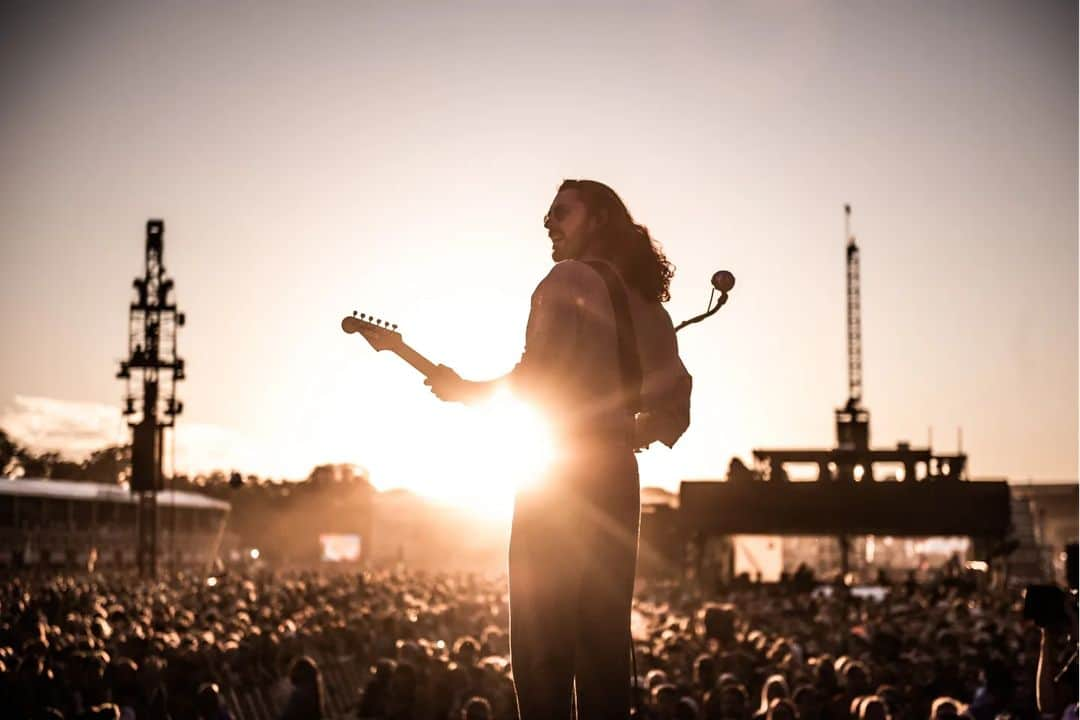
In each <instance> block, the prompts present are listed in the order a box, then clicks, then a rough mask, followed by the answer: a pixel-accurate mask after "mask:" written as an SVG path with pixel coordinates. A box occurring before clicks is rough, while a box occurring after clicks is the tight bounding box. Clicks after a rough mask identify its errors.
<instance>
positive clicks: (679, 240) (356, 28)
mask: <svg viewBox="0 0 1080 720" xmlns="http://www.w3.org/2000/svg"><path fill="white" fill-rule="evenodd" d="M0 97H2V98H3V100H2V102H0V242H2V246H0V261H2V266H3V268H4V281H3V283H2V284H0V307H2V309H3V312H2V315H0V333H2V337H3V351H2V353H0V426H3V427H5V428H6V429H8V430H9V431H11V432H13V433H15V434H16V435H17V436H18V437H20V438H21V439H23V440H25V441H27V442H33V443H36V444H39V445H54V446H61V447H65V448H71V449H78V448H82V449H85V448H87V447H91V446H93V445H94V443H96V442H98V440H99V439H100V440H101V441H102V442H104V441H105V440H106V439H112V438H113V437H115V435H116V433H117V432H119V431H120V430H121V429H122V424H121V422H120V420H119V416H118V415H117V414H116V409H118V408H119V406H120V402H121V396H122V393H123V385H122V383H120V382H119V381H117V380H115V379H114V373H115V371H116V367H117V361H118V360H119V359H120V358H121V357H122V356H123V355H124V354H125V353H126V335H125V333H126V326H127V303H128V301H129V299H130V297H131V280H132V279H133V278H134V277H135V276H136V275H137V274H141V271H142V262H143V243H144V230H143V228H144V224H145V221H146V220H147V219H148V218H151V217H160V218H164V219H165V223H166V235H165V260H166V267H167V268H168V271H169V274H170V275H171V276H172V277H173V278H174V279H175V281H176V288H177V293H176V297H177V298H178V301H179V304H180V306H181V308H182V309H183V310H185V311H186V312H187V315H188V326H187V327H186V328H185V329H184V330H183V332H182V334H181V337H180V347H181V354H182V355H183V356H184V357H185V358H186V360H187V367H188V376H189V380H188V381H187V382H186V383H184V384H183V385H182V386H181V389H182V392H181V397H182V398H183V400H184V402H185V405H186V412H185V414H184V415H183V416H182V423H181V428H180V431H179V433H178V446H179V449H178V463H179V465H180V466H181V469H183V468H185V467H186V468H191V469H196V468H201V467H206V466H208V465H214V464H223V465H229V466H230V467H235V468H237V469H240V470H251V471H256V472H259V473H267V474H272V475H274V476H276V477H280V476H292V477H299V476H302V475H304V474H306V472H307V470H308V469H309V468H310V466H311V465H312V464H314V463H316V462H322V461H353V462H357V463H360V464H363V465H366V466H367V467H369V468H370V470H371V472H372V474H373V479H374V480H375V482H376V484H377V485H379V486H382V487H387V486H394V485H404V486H409V487H413V488H416V489H420V490H425V491H433V490H432V489H433V488H434V487H436V486H445V485H446V484H453V483H455V482H457V481H458V480H460V479H461V478H463V477H465V476H466V475H467V474H468V472H469V467H470V463H471V462H472V461H473V459H474V458H475V457H476V456H478V455H480V454H483V453H484V452H485V447H488V446H490V444H491V442H490V441H491V438H490V437H487V438H485V437H483V435H484V432H485V431H484V430H483V429H482V428H481V427H480V426H478V425H476V424H474V423H475V421H476V418H475V417H469V416H468V415H467V413H466V412H465V411H463V410H461V409H460V408H456V407H452V406H445V405H441V404H439V403H437V401H435V400H434V399H433V398H432V397H431V396H430V395H429V394H428V393H427V391H426V389H425V388H424V387H423V386H422V384H421V380H420V377H419V376H418V375H417V374H416V373H415V372H414V371H413V370H412V369H411V368H409V367H407V366H406V365H404V364H403V363H401V362H397V361H396V360H395V359H394V358H392V357H390V356H389V355H388V354H385V353H384V354H381V355H376V354H375V353H372V352H371V351H370V350H369V349H368V348H367V346H366V344H364V343H362V341H360V340H359V339H358V338H356V337H347V336H345V335H343V334H342V333H341V332H340V329H339V325H338V323H339V320H340V318H341V316H342V315H343V314H346V313H348V312H350V311H352V310H353V309H359V310H361V311H363V312H373V313H375V314H376V315H379V316H382V317H387V318H390V319H392V320H393V321H395V322H397V323H399V324H400V325H401V326H402V330H403V331H404V334H405V339H406V340H407V341H408V342H410V343H411V344H412V345H413V346H414V347H416V348H417V349H418V350H420V351H421V352H424V353H426V354H427V355H428V356H429V357H431V358H432V359H433V360H435V361H436V362H445V363H447V364H449V365H452V366H454V367H456V368H457V369H458V370H459V371H460V372H461V373H462V374H463V375H465V376H466V377H485V376H490V375H494V374H498V373H502V372H505V371H506V370H507V369H509V368H510V367H511V366H512V365H513V363H514V362H516V360H517V358H518V357H519V354H520V352H521V348H522V341H523V336H524V325H525V319H526V317H527V313H528V302H529V295H530V293H531V291H532V289H533V287H534V286H535V284H536V283H537V282H538V281H539V280H540V279H541V278H542V277H543V275H544V274H545V273H546V272H547V270H548V268H549V266H550V255H549V252H550V251H549V244H548V241H547V237H546V234H545V232H544V230H543V228H542V227H541V217H542V216H543V214H544V212H545V210H546V209H547V206H548V204H549V202H550V199H551V197H552V195H553V193H554V190H555V188H556V187H557V185H558V183H559V181H560V180H561V179H562V178H565V177H589V178H595V179H599V180H602V181H604V182H607V183H609V184H610V185H611V186H613V187H614V188H615V189H616V190H617V191H618V192H619V193H620V194H621V195H622V197H623V199H624V200H625V201H626V203H627V205H628V206H629V208H630V209H631V212H632V213H633V214H634V216H635V218H636V219H637V220H638V221H640V222H643V223H645V224H646V225H648V227H649V228H650V230H651V231H652V232H653V234H654V235H655V237H656V238H657V239H659V240H660V241H661V242H663V243H664V247H665V249H666V251H667V252H668V254H669V256H670V257H671V259H672V260H673V261H674V262H675V263H676V265H677V266H678V273H677V275H676V279H675V282H674V285H673V290H672V295H673V299H672V301H671V302H670V303H669V305H668V308H669V311H670V312H671V314H672V316H673V317H674V319H675V320H676V321H678V320H680V319H682V318H684V317H687V316H689V315H691V314H694V313H697V312H700V311H701V310H703V309H704V306H705V302H706V300H707V297H708V278H709V276H710V275H711V274H712V272H713V271H714V270H715V269H717V268H728V269H730V270H732V271H733V272H734V273H735V274H736V276H737V277H738V284H737V286H736V288H735V290H734V292H733V293H732V296H731V300H730V302H729V303H728V306H727V307H726V308H725V309H724V310H723V311H722V312H721V313H720V314H719V315H717V316H716V317H715V318H714V319H712V320H710V321H708V322H707V323H705V324H703V325H699V326H695V327H693V328H690V329H688V330H687V331H685V332H683V333H680V336H679V338H680V343H681V351H682V355H683V358H684V360H685V363H686V365H687V366H688V367H689V369H690V371H691V373H692V374H693V376H694V379H695V387H694V396H693V423H692V426H691V428H690V430H689V431H688V432H687V434H686V436H685V437H684V438H683V440H682V441H681V442H680V443H679V444H678V445H677V446H676V449H675V450H673V451H668V450H653V451H650V452H649V453H648V455H647V456H643V458H642V475H643V480H644V482H646V483H647V484H656V485H663V486H666V487H669V488H674V487H676V486H677V483H678V481H679V479H681V478H690V477H719V476H721V475H722V474H723V472H724V471H725V469H726V467H727V463H728V460H729V459H730V457H731V456H732V455H740V456H742V457H744V458H745V459H749V453H750V450H751V448H753V447H766V446H775V445H783V446H807V447H814V446H831V445H832V444H833V442H834V427H833V415H832V411H833V409H834V408H835V407H836V406H838V405H841V404H843V402H844V401H845V400H846V397H847V374H846V356H845V294H844V293H845V289H844V237H843V205H844V203H851V204H852V206H853V208H854V215H853V231H854V232H855V234H856V235H857V237H858V239H859V243H860V246H861V248H862V281H863V287H862V302H863V307H862V309H863V336H864V374H865V390H864V398H865V402H866V404H867V406H868V407H869V408H870V410H871V413H872V438H873V441H874V443H875V444H876V445H883V446H893V445H895V443H896V442H897V441H901V440H908V441H911V442H913V443H914V444H917V445H921V444H925V442H926V441H927V434H928V428H929V427H933V439H934V446H935V448H937V449H938V450H940V451H947V452H951V451H954V450H955V449H956V429H957V427H962V428H963V438H964V440H963V442H964V450H965V451H967V452H969V453H970V456H971V458H970V465H969V467H970V470H971V473H972V475H974V476H976V477H987V476H999V477H1000V476H1008V477H1010V478H1012V479H1026V478H1035V479H1044V480H1050V479H1075V478H1076V476H1077V432H1078V427H1077V395H1078V388H1077V374H1078V370H1077V348H1078V337H1077V268H1078V260H1077V159H1078V152H1077V107H1078V97H1077V5H1076V3H1075V2H1064V1H1060V2H1058V1H1055V2H1020V1H1017V2H961V1H956V2H904V3H886V2H863V3H859V2H844V3H841V2H801V3H789V2H745V3H729V2H715V3H708V4H691V3H677V4H668V3H657V2H641V3H625V2H619V3H616V2H611V3H593V4H582V3H566V4H548V3H525V2H512V3H506V2H491V3H487V2H458V3H431V4H420V3H409V2H386V3H377V2H349V3H345V2H342V3H271V2H257V3H256V2H243V3H241V2H232V3H186V2H185V3H180V2H92V3H91V2H82V3H74V2H73V3H37V2H26V3H11V2H8V3H4V4H3V7H2V9H0Z"/></svg>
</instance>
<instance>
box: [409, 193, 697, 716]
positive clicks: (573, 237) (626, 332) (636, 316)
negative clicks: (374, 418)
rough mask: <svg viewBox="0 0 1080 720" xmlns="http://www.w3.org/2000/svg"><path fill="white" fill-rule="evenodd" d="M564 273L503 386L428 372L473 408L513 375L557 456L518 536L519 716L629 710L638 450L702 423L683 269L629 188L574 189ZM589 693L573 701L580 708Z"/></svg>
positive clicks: (528, 495) (515, 629)
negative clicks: (687, 360) (680, 311)
mask: <svg viewBox="0 0 1080 720" xmlns="http://www.w3.org/2000/svg"><path fill="white" fill-rule="evenodd" d="M544 227H545V228H546V229H547V231H548V237H549V238H550V240H551V244H552V252H551V257H552V259H553V260H555V262H556V264H555V266H554V267H553V268H552V269H551V271H550V272H549V273H548V275H547V277H545V278H544V279H543V280H542V281H541V282H540V284H539V285H538V286H537V288H536V290H535V291H534V292H533V295H532V304H531V310H530V314H529V321H528V326H527V328H526V332H525V351H524V353H523V354H522V358H521V362H520V363H518V365H517V366H516V367H515V368H514V369H513V370H512V371H511V372H510V373H509V374H508V375H507V376H506V377H504V378H499V379H496V380H491V381H482V382H476V381H469V380H463V379H462V378H461V377H460V376H459V375H458V374H457V373H456V372H454V371H453V370H451V369H450V368H448V367H445V366H440V367H439V372H438V373H437V374H435V375H433V376H431V377H429V378H428V380H427V381H426V383H427V384H428V385H430V386H431V389H432V392H434V393H435V394H436V395H437V396H438V397H439V398H441V399H443V400H449V401H457V402H466V403H471V402H474V401H478V400H481V399H483V398H484V397H486V396H488V395H489V394H490V393H491V392H492V391H493V390H494V388H495V387H496V385H497V384H499V383H500V382H507V383H509V385H510V387H511V389H512V390H513V391H514V392H515V393H516V394H518V395H519V396H521V397H524V398H526V399H528V400H530V401H531V402H532V403H533V404H534V405H536V406H537V407H538V408H539V409H541V410H542V411H543V412H544V414H545V415H546V416H547V418H548V420H549V421H550V423H551V425H552V427H553V429H554V431H555V434H556V437H557V446H558V448H559V453H558V457H557V459H556V461H555V462H554V467H553V468H552V469H551V471H550V472H549V474H548V477H547V479H546V481H545V482H543V483H541V484H540V485H539V486H538V487H535V488H533V489H530V490H525V491H521V492H519V493H518V496H517V498H516V501H515V506H514V521H513V529H512V532H511V539H510V553H509V554H510V559H509V575H510V657H511V664H512V668H513V673H514V683H515V689H516V692H517V699H518V709H519V712H520V715H521V720H549V719H550V718H559V717H562V718H569V717H570V716H571V712H572V708H573V707H574V705H575V704H576V707H577V715H578V717H579V718H581V719H582V720H593V719H594V718H605V719H606V718H619V719H620V720H625V718H627V717H628V716H629V710H630V661H631V656H630V649H631V643H630V603H631V598H632V595H633V586H634V567H635V563H636V559H637V533H638V516H639V512H640V505H639V503H640V501H639V487H638V473H637V460H636V458H635V456H634V451H635V450H636V449H641V448H644V447H647V446H648V445H649V444H651V443H652V442H654V441H661V442H663V443H664V444H665V445H667V446H669V447H670V446H672V445H673V444H674V443H675V441H676V440H677V439H678V438H679V437H680V436H681V435H682V433H683V432H684V431H685V430H686V428H687V426H688V425H689V422H690V384H691V382H690V376H689V374H688V373H687V372H686V368H685V367H684V366H683V364H682V362H681V361H680V359H679V355H678V347H677V344H676V340H675V331H674V329H673V327H672V323H671V318H670V317H669V316H668V314H667V312H666V311H665V310H664V308H663V307H662V305H661V303H662V302H666V301H667V300H668V299H669V298H670V295H669V284H670V281H671V277H672V275H673V274H674V268H673V266H672V265H671V263H669V262H668V261H667V258H666V257H665V256H664V254H663V252H662V251H661V249H660V247H659V245H658V244H657V243H655V242H654V241H653V240H652V238H651V237H650V236H649V232H648V230H647V229H646V228H645V227H644V226H642V225H639V224H636V223H635V222H634V221H633V219H632V218H631V216H630V213H629V212H628V211H627V209H626V206H625V205H624V204H623V202H622V200H621V199H619V197H618V195H616V194H615V192H614V191H613V190H612V189H611V188H609V187H608V186H606V185H604V184H602V183H598V182H595V181H592V180H567V181H565V182H563V183H562V185H561V186H560V187H559V191H558V193H557V194H556V196H555V199H554V200H553V202H552V204H551V208H550V209H549V211H548V213H547V215H546V216H545V217H544ZM575 699H576V703H575V702H574V701H575Z"/></svg>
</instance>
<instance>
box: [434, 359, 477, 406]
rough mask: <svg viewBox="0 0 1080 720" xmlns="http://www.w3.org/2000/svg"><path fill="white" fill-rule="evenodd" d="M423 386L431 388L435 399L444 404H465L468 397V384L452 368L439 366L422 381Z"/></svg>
mask: <svg viewBox="0 0 1080 720" xmlns="http://www.w3.org/2000/svg"><path fill="white" fill-rule="evenodd" d="M424 384H425V385H427V386H428V387H429V388H431V392H432V394H434V395H435V397H437V398H439V399H440V400H443V401H445V402H460V403H463V402H466V401H467V400H468V397H469V395H470V394H471V393H470V392H469V385H470V383H469V382H468V381H466V380H462V379H461V376H460V375H458V374H457V373H456V372H455V371H454V370H453V369H452V368H448V367H447V366H445V365H440V366H439V367H438V368H436V371H435V372H434V373H432V374H431V375H430V376H428V378H427V379H425V380H424Z"/></svg>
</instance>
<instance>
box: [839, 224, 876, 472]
mask: <svg viewBox="0 0 1080 720" xmlns="http://www.w3.org/2000/svg"><path fill="white" fill-rule="evenodd" d="M844 240H845V242H846V243H847V253H846V257H847V260H846V262H847V359H848V400H847V404H845V405H844V407H842V408H839V409H838V410H837V411H836V440H837V445H838V447H840V448H842V449H846V450H856V451H865V450H868V449H869V447H870V411H869V410H867V409H866V408H864V407H863V405H862V389H863V388H862V301H861V298H860V292H859V245H858V243H856V242H855V236H854V235H853V234H852V233H851V205H849V204H845V205H844Z"/></svg>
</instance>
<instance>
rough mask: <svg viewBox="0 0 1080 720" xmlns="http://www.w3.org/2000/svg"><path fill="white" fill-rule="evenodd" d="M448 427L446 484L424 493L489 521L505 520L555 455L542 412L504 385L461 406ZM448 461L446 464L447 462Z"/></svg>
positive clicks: (548, 428)
mask: <svg viewBox="0 0 1080 720" xmlns="http://www.w3.org/2000/svg"><path fill="white" fill-rule="evenodd" d="M455 415H456V418H455V420H456V421H455V422H454V423H453V426H452V427H450V428H447V432H448V434H449V435H450V437H451V438H452V442H451V444H452V445H453V447H454V450H453V451H452V453H451V457H447V458H445V459H446V460H447V461H449V462H448V463H447V464H445V465H444V468H445V470H444V476H445V477H446V480H447V482H444V483H441V484H440V485H439V486H438V488H437V489H436V488H434V487H430V486H429V487H428V488H426V489H425V494H426V495H428V496H429V497H433V499H436V500H440V501H444V502H447V503H450V504H453V505H456V506H459V507H462V508H464V509H467V510H470V511H473V512H475V513H477V514H478V515H481V516H484V517H486V518H488V519H491V520H505V519H509V517H510V515H511V513H512V512H513V507H514V496H515V494H516V493H517V491H518V490H520V489H522V488H525V487H528V486H530V485H532V484H535V483H536V482H539V481H540V480H541V479H542V477H543V476H544V474H545V473H546V472H547V470H548V468H549V467H550V465H551V462H552V460H553V458H554V454H555V444H554V440H553V437H552V433H551V429H550V427H549V426H548V424H547V422H546V420H545V419H544V417H543V415H541V413H540V412H538V411H537V410H536V409H535V408H533V407H532V406H531V405H529V404H528V403H526V402H524V401H522V400H520V399H519V398H517V397H515V396H514V395H513V394H512V393H511V392H510V391H509V389H507V388H506V387H505V386H503V387H500V388H499V389H498V390H497V391H496V392H495V394H494V395H493V396H492V397H491V398H490V399H489V400H488V401H486V402H484V403H482V404H479V405H475V406H472V407H467V408H462V409H461V412H460V413H455ZM447 465H449V467H448V466H447Z"/></svg>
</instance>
